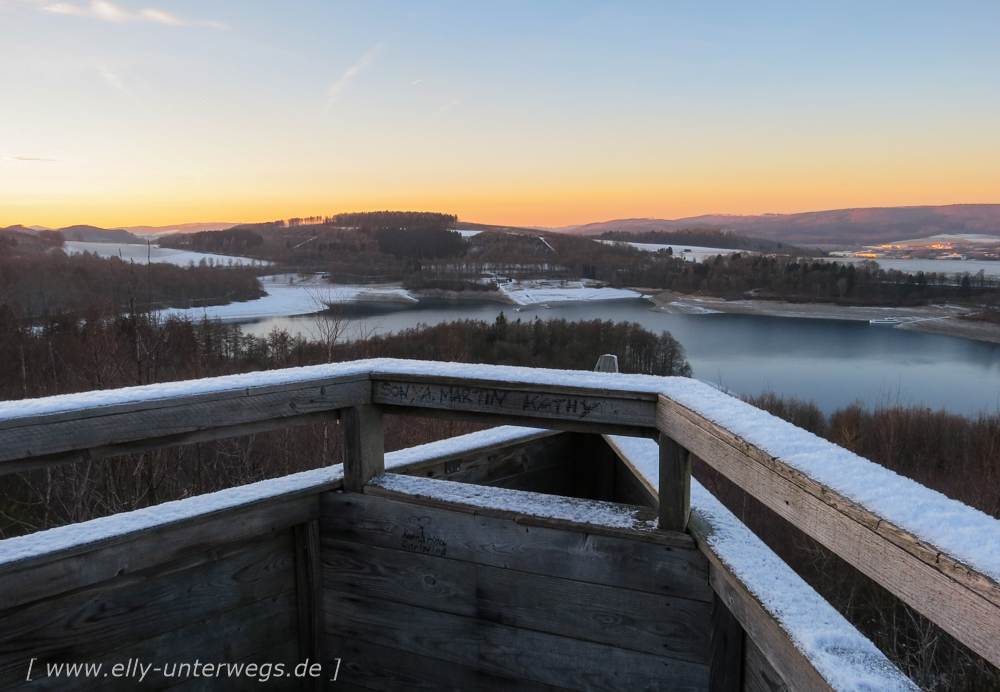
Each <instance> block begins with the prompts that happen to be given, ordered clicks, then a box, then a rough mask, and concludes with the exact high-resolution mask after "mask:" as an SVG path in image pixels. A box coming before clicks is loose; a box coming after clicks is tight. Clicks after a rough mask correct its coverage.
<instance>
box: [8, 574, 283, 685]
mask: <svg viewBox="0 0 1000 692" xmlns="http://www.w3.org/2000/svg"><path fill="white" fill-rule="evenodd" d="M296 647H297V644H296V642H295V594H294V593H293V592H291V591H286V592H284V593H281V594H278V595H276V596H272V597H270V598H267V599H265V600H262V601H257V602H255V603H252V604H250V605H247V606H244V607H242V608H237V609H235V610H230V611H227V612H225V613H222V614H221V615H219V616H218V617H214V618H211V619H207V620H201V621H198V622H193V623H190V624H188V625H187V626H185V627H182V628H180V629H176V630H172V631H170V632H167V633H165V634H162V635H160V636H158V637H152V638H150V639H143V640H141V641H137V642H135V643H133V644H131V645H129V646H127V647H124V648H121V649H118V650H116V651H114V652H109V653H108V654H105V655H102V656H99V657H97V658H95V659H92V661H91V662H93V663H102V664H104V665H114V664H115V663H122V664H124V663H126V662H127V661H128V660H129V659H138V660H140V661H142V662H144V663H153V665H154V667H155V666H161V668H162V666H163V664H165V663H166V664H173V663H191V664H193V663H194V662H195V661H200V662H202V663H207V662H212V663H238V662H240V661H244V660H247V659H248V658H251V659H252V658H258V657H259V660H263V657H264V655H267V654H265V653H264V652H274V651H275V650H280V651H285V652H291V654H292V655H293V656H294V655H295V654H294V652H295V650H296ZM168 672H169V671H168ZM22 679H23V678H22ZM233 682H236V680H233ZM240 682H242V686H236V687H235V688H236V689H241V690H246V689H255V688H256V687H257V685H259V683H257V682H250V681H248V680H247V679H246V678H245V677H244V678H242V680H240ZM182 683H186V684H187V685H189V687H188V688H187V689H207V690H214V689H216V686H215V683H216V681H215V680H212V681H211V682H210V683H209V682H208V681H206V680H204V679H202V680H196V679H194V677H193V675H192V676H191V677H190V678H185V677H178V676H176V675H174V676H165V675H164V674H163V671H162V670H161V671H159V672H157V671H153V670H152V669H151V670H150V673H149V674H148V676H147V677H146V679H145V680H143V681H142V683H138V682H137V681H136V679H135V678H131V679H129V678H118V679H115V678H114V677H113V676H111V675H109V676H108V677H107V678H105V677H103V676H101V677H98V678H82V677H79V678H75V679H74V680H73V684H72V686H70V685H67V681H66V679H65V678H59V679H55V678H43V679H38V680H33V681H32V682H30V683H26V684H21V685H19V686H18V687H15V688H12V689H15V690H24V692H35V691H36V690H43V691H44V692H65V690H67V689H72V690H74V692H91V691H95V692H96V691H104V690H112V691H117V690H122V691H123V692H134V691H135V690H142V691H143V692H145V690H157V691H158V690H165V689H174V688H176V687H177V686H179V685H180V684H182ZM206 683H207V684H206Z"/></svg>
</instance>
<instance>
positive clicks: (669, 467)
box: [658, 434, 691, 533]
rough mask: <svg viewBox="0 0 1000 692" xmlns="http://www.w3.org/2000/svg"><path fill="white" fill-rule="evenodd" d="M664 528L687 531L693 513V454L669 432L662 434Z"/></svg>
mask: <svg viewBox="0 0 1000 692" xmlns="http://www.w3.org/2000/svg"><path fill="white" fill-rule="evenodd" d="M659 443H660V491H659V494H658V496H659V499H660V502H659V510H660V528H661V529H663V530H664V531H679V532H681V533H683V532H684V531H686V530H687V524H688V517H689V516H690V515H691V455H690V454H689V453H688V450H686V449H684V448H683V447H681V446H680V445H679V444H677V443H676V442H674V441H673V440H672V439H670V437H668V436H667V435H663V434H661V435H660V440H659Z"/></svg>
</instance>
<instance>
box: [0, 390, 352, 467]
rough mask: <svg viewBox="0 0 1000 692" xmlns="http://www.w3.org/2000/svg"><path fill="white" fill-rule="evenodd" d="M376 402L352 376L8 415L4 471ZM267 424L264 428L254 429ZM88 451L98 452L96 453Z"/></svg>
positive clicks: (0, 427)
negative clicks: (31, 414) (24, 414)
mask: <svg viewBox="0 0 1000 692" xmlns="http://www.w3.org/2000/svg"><path fill="white" fill-rule="evenodd" d="M370 401H371V382H370V381H369V380H368V379H367V377H366V376H358V375H352V376H350V377H340V378H329V379H326V380H320V381H312V382H296V383H294V384H285V385H281V386H271V387H259V388H243V389H239V390H236V391H229V392H213V393H210V394H199V395H192V396H180V397H170V398H164V399H156V400H149V401H141V402H135V403H129V404H118V405H114V406H101V407H93V408H88V409H78V410H74V411H66V412H61V413H52V414H46V415H40V416H30V417H25V418H8V419H4V420H0V473H12V472H16V471H23V470H25V469H26V468H31V467H32V465H34V467H36V468H37V466H38V465H39V464H38V463H37V462H42V463H43V464H44V463H61V462H62V461H73V460H75V459H83V458H96V457H101V456H108V455H110V454H122V453H126V452H133V451H140V450H142V449H149V448H156V447H159V446H163V445H171V444H187V443H189V442H196V441H204V440H206V439H213V437H214V433H213V431H215V432H218V434H219V436H221V437H229V436H232V435H239V434H248V433H251V432H258V431H259V430H261V429H273V428H275V427H283V426H285V425H300V424H302V423H307V422H316V421H318V420H322V419H323V418H322V415H323V414H326V415H327V416H328V417H329V415H331V414H332V413H333V412H334V411H336V410H337V409H339V408H344V407H348V406H356V405H360V404H365V403H368V402H370ZM309 414H320V415H319V416H311V417H310V416H309ZM304 416H305V417H304ZM262 422H264V425H263V426H262V427H254V424H259V423H262ZM240 426H243V427H240ZM150 443H151V444H152V446H151V447H150V446H149V444H150ZM144 445H146V446H144ZM87 450H92V451H91V452H90V456H86V452H87ZM74 453H75V454H77V455H78V456H76V457H74V456H73V455H74ZM11 462H14V463H11Z"/></svg>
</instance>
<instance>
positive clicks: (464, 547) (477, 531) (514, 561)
mask: <svg viewBox="0 0 1000 692" xmlns="http://www.w3.org/2000/svg"><path fill="white" fill-rule="evenodd" d="M320 512H321V517H320V533H321V536H322V538H323V539H324V540H325V539H327V538H335V539H339V540H346V541H353V542H356V543H365V544H368V545H375V546H381V547H384V548H393V549H403V550H407V551H409V552H414V553H423V554H432V553H434V552H439V551H444V552H445V554H446V555H447V557H450V558H455V559H457V560H464V561H466V562H476V563H479V564H485V565H492V566H494V567H503V568H506V569H516V570H519V571H522V572H532V573H534V574H544V575H548V576H553V577H563V578H566V579H576V580H580V581H590V582H594V583H598V584H608V585H610V586H620V587H624V588H631V589H636V590H639V591H649V592H651V593H655V594H662V595H665V596H673V597H679V598H692V599H695V600H701V601H706V602H707V601H710V600H711V598H712V590H711V588H710V586H709V584H708V573H707V563H706V560H705V557H704V556H703V555H702V554H701V553H700V552H698V551H697V550H692V549H685V548H677V547H673V546H665V545H658V544H655V543H642V542H639V541H636V540H631V539H625V538H618V537H611V536H598V535H593V534H587V533H581V532H572V531H565V530H561V529H553V528H547V527H535V526H526V525H523V524H519V523H516V522H514V521H511V520H509V519H502V518H495V517H489V516H482V515H473V516H472V517H471V519H469V518H468V517H465V519H466V520H464V521H459V519H460V518H462V515H461V514H460V513H456V512H454V511H448V510H443V509H437V508H433V507H421V506H414V505H412V504H408V503H402V502H393V501H391V500H385V499H382V498H376V497H372V496H369V495H363V494H356V493H355V494H349V493H324V494H323V495H322V496H321V500H320ZM623 575H627V578H623Z"/></svg>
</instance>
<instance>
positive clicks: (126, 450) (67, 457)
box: [0, 411, 338, 474]
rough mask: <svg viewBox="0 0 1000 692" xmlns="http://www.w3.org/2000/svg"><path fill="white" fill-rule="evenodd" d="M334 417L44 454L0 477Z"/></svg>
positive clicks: (10, 464)
mask: <svg viewBox="0 0 1000 692" xmlns="http://www.w3.org/2000/svg"><path fill="white" fill-rule="evenodd" d="M337 417H338V411H322V412H319V413H306V414H303V415H300V416H285V417H283V418H272V419H267V420H259V421H253V422H250V423H241V424H239V425H227V426H221V427H217V428H206V429H204V430H195V431H193V432H186V433H178V434H176V435H163V436H161V437H153V438H147V439H143V440H137V441H135V442H123V443H120V444H107V445H101V446H98V447H90V448H87V449H76V450H72V451H68V452H59V453H56V454H45V455H42V456H37V457H31V458H30V459H17V460H14V461H5V462H0V474H7V473H22V472H25V471H34V470H36V469H42V468H47V467H50V466H58V465H60V464H72V463H77V462H81V461H97V460H99V459H106V458H108V457H114V456H118V455H121V454H140V453H143V452H151V451H154V450H157V449H166V448H168V447H177V446H180V445H190V444H195V443H198V442H211V441H213V440H224V439H226V438H229V437H240V436H242V435H256V434H258V433H264V432H269V431H271V430H279V429H281V428H291V427H295V426H299V425H312V424H314V423H325V422H328V421H330V420H334V419H336V418H337Z"/></svg>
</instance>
